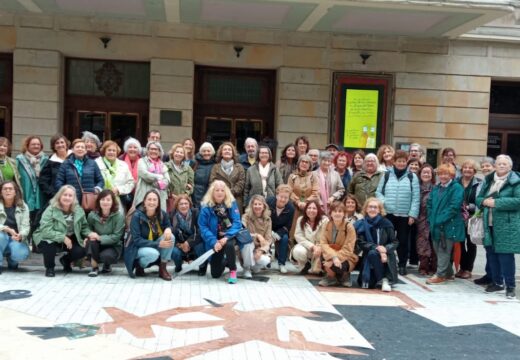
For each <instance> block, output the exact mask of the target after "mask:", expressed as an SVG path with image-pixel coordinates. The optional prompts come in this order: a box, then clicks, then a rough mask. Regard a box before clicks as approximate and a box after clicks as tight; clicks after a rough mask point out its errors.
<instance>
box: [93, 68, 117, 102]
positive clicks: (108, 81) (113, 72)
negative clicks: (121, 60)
mask: <svg viewBox="0 0 520 360" xmlns="http://www.w3.org/2000/svg"><path fill="white" fill-rule="evenodd" d="M95 73H96V84H97V86H98V89H99V90H101V91H103V92H104V93H105V95H106V96H112V94H113V93H115V92H117V91H118V90H119V87H120V86H121V83H122V82H123V74H122V73H121V71H119V70H117V69H116V67H115V66H114V64H113V63H111V62H108V61H107V62H105V63H104V64H103V66H102V67H101V68H100V69H98V70H96V71H95Z"/></svg>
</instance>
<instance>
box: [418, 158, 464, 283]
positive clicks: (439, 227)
mask: <svg viewBox="0 0 520 360" xmlns="http://www.w3.org/2000/svg"><path fill="white" fill-rule="evenodd" d="M437 178H438V180H439V184H438V185H435V187H434V188H433V190H432V192H431V193H430V197H429V198H428V202H427V204H426V208H427V210H428V224H429V225H430V232H431V239H432V245H433V248H434V250H435V253H436V254H437V272H436V273H435V275H433V276H432V277H431V278H429V279H428V280H426V283H427V284H430V285H436V284H442V283H444V282H445V281H447V280H452V279H453V278H454V274H453V266H452V261H451V251H452V249H453V244H454V243H455V242H463V241H464V240H466V232H465V225H464V219H463V218H462V213H461V208H462V202H463V200H464V188H463V187H462V185H461V184H460V183H459V182H457V181H454V178H455V167H454V166H453V165H451V164H442V165H441V166H439V167H438V169H437Z"/></svg>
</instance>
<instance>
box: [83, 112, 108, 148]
mask: <svg viewBox="0 0 520 360" xmlns="http://www.w3.org/2000/svg"><path fill="white" fill-rule="evenodd" d="M78 116H79V133H80V136H81V133H83V131H90V132H93V133H94V134H96V135H97V136H98V137H99V139H100V140H101V141H105V140H106V139H105V120H106V114H104V113H90V112H80V113H78Z"/></svg>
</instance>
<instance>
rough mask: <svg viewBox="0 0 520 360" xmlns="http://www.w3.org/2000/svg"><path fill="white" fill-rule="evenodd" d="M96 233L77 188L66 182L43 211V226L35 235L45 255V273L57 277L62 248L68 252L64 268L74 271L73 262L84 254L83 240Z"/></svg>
mask: <svg viewBox="0 0 520 360" xmlns="http://www.w3.org/2000/svg"><path fill="white" fill-rule="evenodd" d="M96 236H97V234H96V233H94V232H92V231H91V230H90V227H89V225H88V222H87V218H86V217H85V212H84V211H83V209H82V208H81V206H80V205H79V203H78V199H77V196H76V189H75V188H74V187H73V186H72V185H63V186H62V187H61V188H60V189H59V190H58V192H57V193H56V195H54V197H53V198H52V200H51V201H50V204H49V206H48V207H47V209H45V211H44V212H43V215H42V219H41V221H40V226H39V227H38V229H37V230H36V231H35V232H34V234H33V241H34V243H35V244H36V245H37V246H38V249H39V250H40V251H41V253H42V254H43V263H44V265H45V276H47V277H54V275H55V273H54V266H55V264H54V257H55V256H56V253H57V252H62V251H64V252H66V254H65V255H63V256H62V257H61V258H60V263H61V265H63V271H64V272H66V273H69V272H71V271H72V266H71V264H72V263H73V262H74V261H76V260H79V259H82V258H84V257H85V249H84V247H83V246H84V239H86V238H94V237H96Z"/></svg>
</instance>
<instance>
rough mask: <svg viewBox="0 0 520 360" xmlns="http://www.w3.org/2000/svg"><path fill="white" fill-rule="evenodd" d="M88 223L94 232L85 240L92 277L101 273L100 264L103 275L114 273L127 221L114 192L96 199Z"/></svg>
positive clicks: (104, 191) (106, 191)
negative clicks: (113, 268) (101, 264)
mask: <svg viewBox="0 0 520 360" xmlns="http://www.w3.org/2000/svg"><path fill="white" fill-rule="evenodd" d="M87 222H88V224H89V226H90V228H91V229H92V230H93V232H92V233H91V236H89V237H88V238H87V239H86V240H85V251H86V253H87V258H88V259H89V260H90V262H91V264H92V270H91V271H90V272H89V273H88V276H90V277H96V276H98V273H99V263H103V269H102V270H101V273H103V274H108V273H109V272H111V271H112V269H111V267H110V266H111V265H112V264H115V263H116V262H117V259H119V256H120V255H121V249H122V238H123V233H124V231H125V220H124V217H123V214H122V213H121V212H120V211H119V202H118V201H117V198H116V195H115V194H114V192H113V191H112V190H108V189H107V190H103V191H101V192H100V193H99V195H98V197H97V199H96V209H95V210H94V211H91V212H90V213H89V214H88V218H87Z"/></svg>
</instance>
